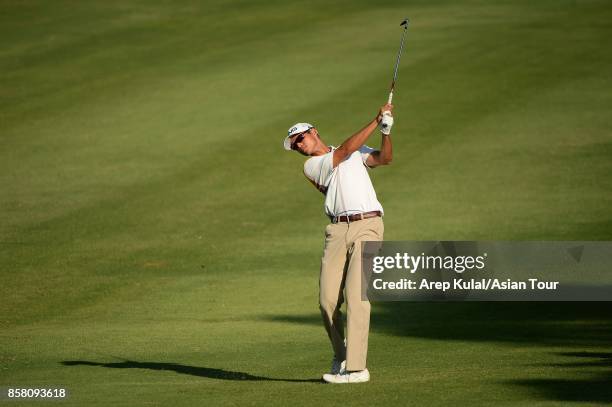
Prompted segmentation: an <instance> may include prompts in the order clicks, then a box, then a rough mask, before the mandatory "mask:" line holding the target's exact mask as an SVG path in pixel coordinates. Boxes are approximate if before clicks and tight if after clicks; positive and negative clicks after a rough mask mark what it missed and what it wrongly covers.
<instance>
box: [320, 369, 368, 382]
mask: <svg viewBox="0 0 612 407" xmlns="http://www.w3.org/2000/svg"><path fill="white" fill-rule="evenodd" d="M323 380H325V381H326V382H327V383H333V384H344V383H365V382H368V381H370V372H369V371H368V369H364V370H360V371H359V372H351V373H349V372H347V371H344V372H341V373H338V374H335V375H333V374H324V375H323Z"/></svg>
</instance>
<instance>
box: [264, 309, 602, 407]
mask: <svg viewBox="0 0 612 407" xmlns="http://www.w3.org/2000/svg"><path fill="white" fill-rule="evenodd" d="M262 318H263V319H265V320H268V321H279V322H289V323H296V324H308V325H321V326H322V322H321V317H320V315H319V314H314V313H313V314H308V315H268V316H263V317H262ZM370 329H371V331H372V332H382V333H386V334H391V335H395V336H401V337H414V338H428V339H434V340H446V341H463V342H465V341H474V342H497V343H506V344H514V345H518V346H528V347H544V348H546V349H545V350H542V352H550V349H548V348H550V347H551V346H559V347H563V348H570V349H577V350H576V351H574V352H565V353H557V354H556V355H558V356H562V357H570V358H573V359H575V358H580V360H579V361H576V360H573V361H571V362H568V363H562V364H548V365H544V366H545V367H546V368H547V371H549V375H550V376H553V375H556V374H565V375H567V374H568V373H570V374H571V375H573V376H580V375H584V378H582V379H574V378H571V377H570V378H561V379H529V378H527V379H519V380H511V381H507V382H503V384H506V385H511V386H520V387H523V388H529V389H530V390H531V391H532V392H533V393H534V394H538V395H540V396H541V397H543V398H545V399H548V400H555V401H566V402H573V401H583V402H595V403H610V402H612V369H611V368H612V354H611V353H606V352H585V351H582V350H581V349H584V348H593V347H597V346H600V347H604V348H608V349H609V347H610V346H611V344H612V302H463V303H461V302H454V303H450V302H448V303H442V302H437V303H435V302H430V303H415V302H385V303H376V304H374V305H373V307H372V318H371V325H370ZM321 330H323V328H321ZM528 362H529V361H526V360H524V361H521V360H517V364H519V365H520V364H521V363H528ZM594 370H599V371H595V372H594ZM602 370H603V371H602ZM566 377H567V376H566Z"/></svg>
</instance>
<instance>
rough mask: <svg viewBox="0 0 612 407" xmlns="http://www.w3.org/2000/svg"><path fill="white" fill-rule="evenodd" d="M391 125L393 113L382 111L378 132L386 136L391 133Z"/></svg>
mask: <svg viewBox="0 0 612 407" xmlns="http://www.w3.org/2000/svg"><path fill="white" fill-rule="evenodd" d="M391 127H393V115H392V114H391V112H389V111H386V112H383V116H382V120H381V121H380V132H381V133H382V134H384V135H386V136H388V135H389V134H391Z"/></svg>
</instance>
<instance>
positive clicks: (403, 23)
mask: <svg viewBox="0 0 612 407" xmlns="http://www.w3.org/2000/svg"><path fill="white" fill-rule="evenodd" d="M409 22H410V20H408V18H406V19H404V21H402V23H401V24H400V27H401V26H404V28H408V23H409Z"/></svg>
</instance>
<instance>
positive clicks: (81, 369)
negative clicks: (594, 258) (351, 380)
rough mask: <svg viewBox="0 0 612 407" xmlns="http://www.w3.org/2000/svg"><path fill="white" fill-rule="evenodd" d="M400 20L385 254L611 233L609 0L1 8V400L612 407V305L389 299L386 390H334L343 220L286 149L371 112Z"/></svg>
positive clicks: (377, 354) (383, 320)
mask: <svg viewBox="0 0 612 407" xmlns="http://www.w3.org/2000/svg"><path fill="white" fill-rule="evenodd" d="M405 16H409V17H410V18H411V21H412V24H411V27H410V30H409V34H408V37H407V42H406V49H405V54H404V57H403V60H402V67H401V70H400V75H399V81H398V85H397V91H396V96H395V99H394V104H395V106H396V112H395V118H396V127H395V128H394V132H393V140H394V146H395V157H394V162H393V164H392V165H391V166H389V167H385V168H380V169H376V170H374V171H373V172H372V178H373V181H374V184H375V186H376V188H377V192H378V195H379V199H380V200H381V202H382V204H383V205H384V207H385V210H386V216H385V226H386V232H385V233H386V236H385V237H386V238H387V239H389V240H441V239H447V240H452V239H468V240H478V239H483V240H484V239H489V240H612V209H611V208H612V176H611V175H610V174H612V115H611V114H610V112H611V111H612V91H611V89H612V53H611V51H610V50H611V49H612V23H611V21H612V4H611V3H610V2H606V1H581V0H578V1H512V2H510V1H508V2H506V1H504V2H487V1H466V2H461V4H459V3H458V2H452V1H449V2H425V1H423V2H399V1H397V2H392V1H384V2H366V1H361V2H358V1H350V2H349V1H344V2H335V3H332V4H330V3H329V2H325V1H314V2H313V1H308V2H307V1H299V2H285V1H246V0H239V1H225V2H222V1H212V0H209V1H205V2H195V1H193V2H189V1H181V2H171V1H127V2H124V1H98V2H93V1H81V2H75V1H52V2H43V1H27V2H21V1H0V191H1V194H0V256H1V258H0V268H1V278H2V280H1V284H0V297H1V308H0V310H1V313H0V328H1V330H0V387H1V386H17V385H18V386H22V387H35V386H50V385H55V386H64V387H66V388H68V390H69V392H70V394H71V396H70V398H69V399H68V400H67V401H64V402H60V404H61V405H62V406H64V405H66V406H68V405H74V406H82V405H115V406H144V405H160V406H167V405H171V406H189V405H250V404H253V405H329V404H332V403H333V404H335V405H340V403H342V404H343V405H368V406H370V405H375V404H383V403H385V404H400V405H453V406H454V405H461V404H469V405H492V404H493V403H502V404H505V405H526V404H527V403H529V404H530V405H538V404H539V405H555V404H559V405H560V404H564V405H565V404H567V403H572V402H576V403H582V404H583V403H592V404H603V403H609V402H612V390H611V389H612V385H611V384H612V382H611V380H612V379H611V377H612V370H611V362H610V360H612V325H611V323H612V306H611V305H609V304H607V303H594V304H588V303H585V304H578V303H572V304H564V303H561V304H555V303H533V304H531V303H516V304H490V303H469V304H461V303H449V304H440V303H436V304H427V303H393V304H391V303H385V304H375V305H374V308H373V315H372V328H371V335H370V353H369V367H370V370H371V372H372V382H371V383H369V384H367V385H362V386H352V387H340V388H339V387H337V386H326V385H322V384H320V383H319V382H318V378H319V377H320V375H321V374H322V373H323V372H324V371H325V370H326V369H328V367H329V361H330V359H331V356H332V355H331V353H330V350H329V345H328V342H327V338H326V337H325V334H324V331H323V328H322V325H321V324H320V322H319V315H318V304H317V300H318V297H317V289H318V267H319V258H320V257H319V256H320V254H321V249H322V245H323V229H324V226H325V224H326V218H325V217H324V215H323V210H322V206H323V204H322V196H321V195H320V194H319V193H318V192H317V191H316V190H315V189H314V188H312V186H311V185H309V184H308V183H307V182H306V181H305V180H304V177H303V175H302V170H301V166H302V162H303V159H302V158H301V157H299V156H298V155H297V154H289V153H286V152H284V151H282V147H281V142H282V138H283V137H284V135H285V133H286V130H287V128H288V127H289V126H290V125H291V124H293V123H295V122H298V121H309V122H311V123H314V124H315V125H317V127H318V128H319V131H320V133H321V134H322V136H323V138H324V139H325V140H326V141H328V142H330V143H333V144H338V143H339V142H341V141H342V140H344V139H345V138H346V137H347V136H349V135H350V134H352V133H353V132H354V131H356V130H357V129H358V128H360V127H361V126H362V125H363V124H365V123H366V122H367V121H368V120H369V119H370V118H371V117H372V116H373V115H374V114H375V113H376V110H377V108H378V107H379V106H380V105H381V104H382V103H384V101H385V100H386V92H387V87H388V85H389V81H390V79H391V74H392V68H393V63H394V61H395V53H396V51H397V46H398V45H399V37H400V34H401V31H400V28H399V26H398V24H399V22H400V21H401V20H402V18H404V17H405ZM378 143H379V136H378V135H375V136H373V138H372V141H371V142H370V143H369V144H370V145H373V146H377V145H378ZM40 403H41V402H31V404H32V405H40ZM24 404H25V403H24ZM60 404H58V405H60ZM582 404H581V405H582ZM15 405H17V404H15Z"/></svg>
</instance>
